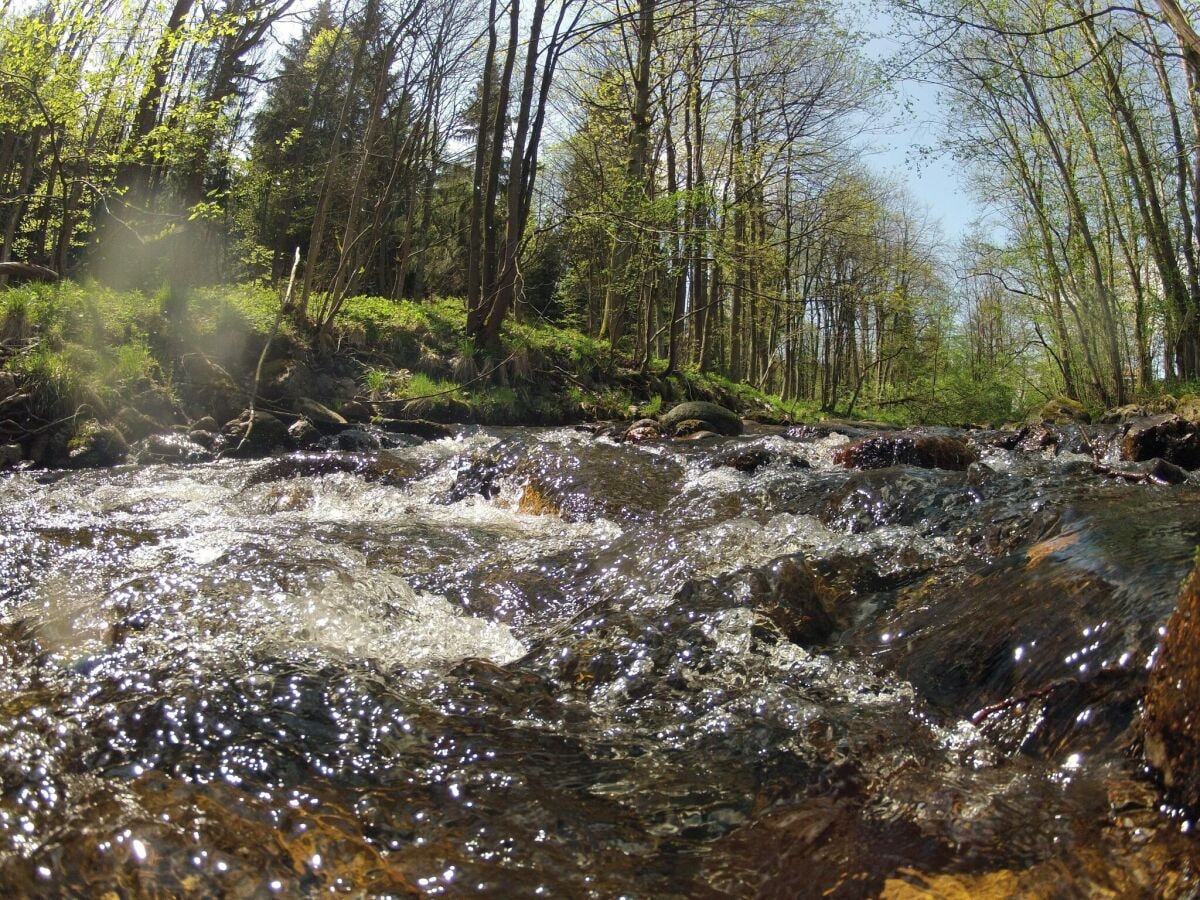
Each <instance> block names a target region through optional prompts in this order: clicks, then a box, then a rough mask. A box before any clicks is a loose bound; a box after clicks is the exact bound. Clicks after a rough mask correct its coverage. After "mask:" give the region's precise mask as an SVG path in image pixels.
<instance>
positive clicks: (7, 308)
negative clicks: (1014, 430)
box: [0, 283, 805, 467]
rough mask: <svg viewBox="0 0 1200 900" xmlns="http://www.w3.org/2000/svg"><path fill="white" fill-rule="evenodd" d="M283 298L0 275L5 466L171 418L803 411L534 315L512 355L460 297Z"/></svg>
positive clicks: (768, 415) (253, 291) (340, 424)
mask: <svg viewBox="0 0 1200 900" xmlns="http://www.w3.org/2000/svg"><path fill="white" fill-rule="evenodd" d="M279 306H280V297H279V295H278V293H277V292H276V291H275V290H273V289H269V288H262V287H256V286H248V285H242V286H223V287H219V288H208V289H200V290H196V291H193V292H191V293H190V294H189V295H187V296H186V297H183V298H181V297H178V296H175V295H172V294H170V293H169V292H166V291H164V292H162V293H160V294H157V295H154V294H144V293H140V292H136V291H133V292H128V291H127V292H117V291H112V290H109V289H106V288H103V287H101V286H98V285H96V284H73V283H63V284H58V285H28V286H24V287H21V288H17V289H13V290H8V291H4V292H3V293H0V447H3V450H0V466H2V465H5V464H8V465H11V464H15V463H18V462H21V461H28V462H31V463H33V464H36V465H45V466H72V465H73V466H76V467H79V466H87V465H103V464H106V463H108V462H112V461H115V460H117V459H119V458H123V457H124V455H125V454H126V453H127V452H128V450H129V448H130V447H132V446H134V445H135V444H137V443H138V442H140V441H145V440H146V439H148V438H149V437H151V436H152V435H159V434H163V433H177V434H180V435H184V436H188V439H189V440H198V441H199V442H200V443H201V444H205V445H211V444H212V441H211V440H208V439H206V438H205V437H204V435H213V436H224V437H225V438H233V439H234V441H233V443H234V444H235V445H237V446H243V447H244V448H245V449H248V447H246V444H245V441H244V440H243V438H245V436H246V435H245V432H246V431H251V432H252V431H253V426H249V422H250V421H251V420H252V419H254V420H256V421H257V422H258V423H259V429H260V436H262V432H265V431H267V430H268V429H274V430H275V431H278V428H279V427H282V428H284V429H288V428H294V429H297V431H298V434H296V435H295V436H294V438H295V439H294V440H293V443H294V444H296V445H298V446H299V445H302V444H303V443H304V439H305V438H304V436H305V435H311V434H312V433H313V432H314V431H315V432H318V433H325V434H329V433H332V432H337V431H339V430H346V429H352V428H353V426H356V425H366V424H368V423H374V424H376V425H378V426H380V427H381V428H382V429H383V430H384V431H385V432H392V433H411V432H412V431H413V429H414V428H417V429H423V430H424V431H425V432H426V433H427V434H428V433H432V431H433V429H432V428H431V427H430V426H428V425H413V424H411V423H413V422H424V423H435V424H437V423H441V424H468V423H469V424H480V425H564V424H576V423H580V422H585V421H592V420H604V419H626V420H632V419H636V418H638V417H645V416H654V415H657V414H658V413H659V412H660V411H665V410H666V409H669V408H670V406H671V405H673V404H675V403H677V402H680V401H685V400H706V401H712V402H716V403H719V404H721V405H723V406H726V407H729V408H731V409H733V410H736V411H737V412H739V413H740V414H742V415H744V416H748V417H751V418H757V419H760V420H763V421H770V422H777V423H784V422H789V421H791V420H792V419H793V418H794V417H796V416H798V415H803V413H804V412H805V410H803V409H799V408H797V407H796V406H785V405H784V404H782V403H780V402H779V401H778V400H776V399H773V398H771V397H768V396H767V395H765V394H762V393H761V392H758V391H755V390H754V389H752V388H750V387H748V386H746V385H739V384H734V383H732V382H729V381H727V380H725V379H722V378H720V377H717V376H712V375H708V374H701V373H699V372H697V371H695V370H694V369H687V368H685V369H682V370H679V371H676V372H674V373H670V374H668V373H666V372H665V371H663V369H662V368H661V366H660V367H658V368H655V367H649V368H647V369H644V370H643V369H638V368H634V367H631V366H630V365H629V361H628V360H623V359H620V358H619V357H615V356H614V355H613V353H612V352H611V349H610V348H609V347H608V345H607V344H604V343H601V342H599V341H595V340H591V339H589V338H587V337H585V336H584V335H582V334H580V333H578V332H575V331H571V330H569V329H562V328H556V327H553V326H549V325H546V324H543V323H538V322H528V321H525V322H523V321H513V322H511V323H509V325H508V326H507V328H506V331H505V334H504V344H503V346H504V350H503V353H502V355H501V356H500V358H498V359H486V358H483V357H481V356H480V355H479V354H477V353H476V352H475V351H474V348H473V347H471V346H470V345H469V343H467V342H464V340H463V339H462V335H463V334H464V332H465V313H464V310H463V306H462V303H461V302H460V301H457V300H432V301H428V302H423V303H413V302H407V301H400V302H395V301H390V300H385V299H382V298H372V297H359V298H353V299H351V300H349V301H348V302H347V303H346V304H345V306H344V308H343V309H342V311H341V313H340V315H339V316H338V318H337V320H336V321H335V324H334V327H333V328H332V329H331V330H330V331H329V332H328V333H326V334H323V335H321V336H319V337H317V336H314V335H313V334H311V333H308V332H306V331H305V330H304V329H302V328H300V327H298V326H297V325H296V323H295V322H293V321H291V320H290V319H288V318H287V317H284V318H282V319H280V318H279V315H278V313H279ZM277 325H278V328H276V326H277ZM251 409H253V411H254V416H250V415H249V412H250V410H251ZM267 417H269V418H267ZM271 419H274V420H276V421H275V422H271ZM239 422H240V423H241V424H240V425H239V424H238V423H239ZM406 423H408V424H406ZM159 443H160V444H161V443H162V442H159ZM227 443H228V441H227ZM210 449H211V447H210ZM159 450H160V451H161V452H168V450H167V448H166V446H165V445H164V446H160V447H159ZM178 452H183V451H178Z"/></svg>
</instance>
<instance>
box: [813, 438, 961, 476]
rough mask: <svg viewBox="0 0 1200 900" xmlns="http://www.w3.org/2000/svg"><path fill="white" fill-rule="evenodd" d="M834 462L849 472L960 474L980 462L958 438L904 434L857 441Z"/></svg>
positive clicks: (841, 452)
mask: <svg viewBox="0 0 1200 900" xmlns="http://www.w3.org/2000/svg"><path fill="white" fill-rule="evenodd" d="M833 459H834V462H836V463H838V464H839V465H843V466H845V467H846V468H848V469H885V468H888V467H890V466H916V467H917V468H921V469H950V470H953V471H961V470H963V469H966V468H967V466H969V465H971V463H973V462H976V461H978V459H979V454H977V453H976V452H975V451H974V450H972V449H971V448H970V447H968V446H967V444H966V443H965V442H963V441H961V440H959V439H958V438H952V437H940V436H931V435H921V434H903V433H901V434H881V435H876V436H875V437H870V438H864V439H863V440H860V441H855V442H854V443H853V444H850V445H849V446H848V447H843V448H841V449H840V450H838V451H837V452H836V453H835V454H834V456H833Z"/></svg>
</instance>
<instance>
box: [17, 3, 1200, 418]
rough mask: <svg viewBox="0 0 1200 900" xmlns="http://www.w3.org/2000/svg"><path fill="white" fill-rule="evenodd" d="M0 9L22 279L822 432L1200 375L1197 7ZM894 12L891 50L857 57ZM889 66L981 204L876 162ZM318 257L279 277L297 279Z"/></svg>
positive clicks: (1168, 383) (892, 108)
mask: <svg viewBox="0 0 1200 900" xmlns="http://www.w3.org/2000/svg"><path fill="white" fill-rule="evenodd" d="M852 13H853V11H852V10H850V9H847V8H842V7H841V6H839V5H838V4H835V3H832V2H827V0H743V2H734V0H636V2H633V0H618V2H613V3H596V2H593V0H532V2H530V0H527V2H526V3H525V4H522V3H521V2H520V0H508V2H501V0H486V2H471V0H468V2H461V0H453V2H451V0H346V2H344V3H341V2H334V0H320V2H318V3H316V4H315V5H313V4H307V3H297V2H296V0H172V2H169V3H166V4H162V3H155V2H149V0H51V2H46V3H28V2H20V0H15V2H14V0H6V2H4V3H3V4H0V267H2V268H4V269H5V271H7V272H8V273H10V274H9V275H6V276H4V277H5V278H8V277H16V276H20V275H24V276H30V275H34V276H42V277H45V278H64V279H72V280H75V281H89V280H94V281H95V282H97V283H101V284H104V285H107V286H109V287H112V288H116V289H118V290H133V289H140V290H145V291H151V292H153V291H160V292H161V293H162V295H163V298H164V299H163V301H162V302H163V304H164V310H165V311H166V312H167V313H168V314H175V315H182V314H183V312H184V311H185V310H186V308H187V307H188V305H189V304H195V303H198V302H202V301H201V300H199V299H197V298H198V297H199V296H200V295H198V294H196V293H195V291H196V289H198V288H200V287H203V286H213V285H223V284H225V285H232V284H245V283H250V282H255V283H260V284H270V285H275V286H277V287H278V288H279V291H280V293H281V294H282V286H283V285H284V284H285V283H286V282H288V280H289V276H293V278H294V285H293V288H294V289H293V291H292V293H291V294H290V295H289V297H288V303H289V308H288V313H289V315H290V318H291V319H292V320H293V321H294V322H296V323H300V324H301V325H302V326H303V329H304V330H305V332H306V333H307V334H310V335H311V336H312V338H313V340H314V346H319V345H320V341H321V336H322V335H328V334H329V333H330V332H331V330H332V329H333V328H334V326H335V323H336V322H337V320H338V316H339V314H340V313H341V311H342V310H343V308H344V306H345V304H346V302H347V301H348V300H349V299H350V298H353V297H358V296H371V297H376V298H383V299H385V300H387V301H395V302H401V301H408V302H412V303H418V304H421V303H426V302H433V300H434V299H435V298H438V299H444V298H455V299H457V300H459V301H460V302H461V303H462V304H463V308H464V310H465V325H464V326H463V328H462V333H461V335H459V338H460V346H461V347H462V348H464V349H463V352H464V353H465V354H466V355H468V356H470V357H471V358H473V359H481V360H482V359H487V358H498V357H500V356H501V355H502V352H503V351H502V347H503V342H504V337H503V333H502V328H503V327H504V326H505V323H507V322H511V321H524V322H538V323H543V324H548V325H552V326H555V327H559V328H564V329H574V330H577V331H579V332H582V333H583V334H584V335H585V336H587V337H590V338H594V339H596V340H599V341H601V342H604V343H605V344H606V345H607V346H609V347H611V349H612V351H613V353H614V355H617V356H619V357H620V358H621V360H623V362H624V363H625V364H626V365H628V366H629V367H631V368H634V369H640V370H641V371H657V372H661V373H668V374H669V373H671V372H675V371H679V370H689V371H699V372H711V373H715V374H718V375H720V376H723V377H725V378H727V379H729V380H730V381H733V382H738V383H743V384H748V385H751V386H753V387H754V388H756V389H758V390H760V391H762V392H764V393H766V394H771V395H774V396H777V397H779V398H781V400H783V401H784V402H792V403H805V404H809V405H811V406H812V407H813V408H817V409H820V410H823V411H825V412H838V413H841V414H855V413H857V412H860V411H873V412H875V413H878V414H882V415H892V416H897V417H901V418H907V419H909V420H920V421H930V422H937V421H942V422H949V423H962V422H968V421H992V422H996V423H997V424H999V423H1000V422H1003V421H1011V420H1014V419H1018V418H1020V417H1021V416H1022V415H1023V414H1024V413H1026V412H1028V411H1029V410H1030V409H1033V408H1037V407H1040V406H1041V405H1042V404H1043V403H1044V402H1046V400H1048V399H1050V398H1053V397H1056V396H1060V395H1065V396H1066V397H1069V398H1072V399H1074V400H1077V401H1080V402H1082V403H1083V404H1085V405H1086V406H1089V407H1091V408H1094V409H1103V408H1108V407H1114V406H1119V405H1121V404H1125V403H1128V402H1130V401H1131V400H1132V399H1134V398H1135V397H1142V396H1147V395H1152V394H1154V393H1156V392H1160V391H1162V390H1163V389H1175V388H1176V387H1178V386H1179V385H1184V386H1186V385H1187V384H1188V383H1189V382H1192V381H1195V380H1197V379H1198V378H1200V318H1198V313H1200V247H1198V246H1197V240H1198V232H1200V195H1198V183H1200V36H1197V33H1196V31H1195V30H1194V29H1193V26H1192V24H1191V21H1192V17H1191V16H1190V14H1189V13H1188V11H1187V10H1185V9H1183V8H1182V7H1180V6H1179V5H1178V3H1177V2H1176V0H1160V2H1159V4H1158V5H1156V6H1144V5H1142V4H1141V3H1140V0H1139V2H1137V3H1135V4H1133V5H1130V6H1121V7H1109V6H1103V5H1098V4H1093V3H1087V2H1082V0H1055V2H1051V3H1044V2H1040V0H1039V2H1032V0H1013V2H1005V3H1000V2H996V0H968V2H966V3H954V4H951V3H947V2H945V0H894V2H893V3H892V4H891V5H890V6H888V7H887V8H886V9H883V8H881V9H880V10H877V11H871V10H867V11H865V12H863V11H859V14H858V15H857V21H856V19H855V15H852ZM876 13H878V14H879V15H880V16H885V17H886V18H884V19H880V20H879V21H886V22H887V23H888V28H889V35H888V37H889V40H890V42H891V46H892V47H893V48H894V50H895V53H894V55H893V56H891V57H890V58H886V59H880V58H878V54H874V56H871V55H869V54H867V53H866V52H865V48H866V46H867V38H868V32H869V30H870V29H869V27H868V26H869V25H870V24H871V22H872V21H874V20H873V19H872V17H873V16H874V15H875V14H876ZM902 78H909V79H917V80H920V81H922V82H925V83H929V84H933V85H936V86H937V88H938V92H939V96H940V97H941V105H942V108H941V111H940V119H941V123H940V125H941V128H940V130H939V137H938V142H937V145H936V146H935V147H931V148H930V150H931V152H934V153H939V154H943V155H947V156H949V157H950V158H952V159H953V160H954V161H955V164H956V165H958V166H960V167H961V169H962V171H963V172H964V173H966V175H965V177H966V178H968V179H969V181H970V184H971V187H972V190H973V191H974V192H975V194H976V195H977V197H978V198H979V200H980V203H981V204H982V208H984V209H986V211H987V215H986V217H985V219H984V220H983V221H981V222H980V224H979V225H978V227H976V228H975V229H973V230H971V231H970V232H969V233H967V234H963V235H953V236H947V235H944V234H943V233H942V230H941V228H940V226H939V224H938V222H937V221H936V220H935V219H934V218H933V217H932V216H931V214H930V212H929V209H928V205H927V203H926V202H924V200H923V198H922V197H920V196H914V195H913V194H912V193H911V192H910V191H909V189H908V188H907V187H906V186H905V184H904V182H903V180H902V178H901V175H900V174H899V173H893V174H891V175H886V174H880V173H879V171H877V169H875V168H873V167H872V166H871V165H869V163H868V160H867V154H868V153H869V147H870V141H871V135H872V133H873V130H878V129H879V128H881V127H882V126H881V125H880V124H879V123H882V122H890V121H897V120H898V117H899V118H902V117H903V111H902V110H898V109H897V107H896V94H895V93H894V89H895V87H896V85H897V83H898V81H899V79H902ZM297 258H298V260H299V262H298V265H297V266H296V268H295V271H294V273H293V272H292V262H293V260H294V259H297Z"/></svg>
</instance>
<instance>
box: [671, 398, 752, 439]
mask: <svg viewBox="0 0 1200 900" xmlns="http://www.w3.org/2000/svg"><path fill="white" fill-rule="evenodd" d="M690 419H696V420H699V421H700V422H703V423H704V425H705V427H706V428H707V430H709V431H715V432H716V433H717V434H724V435H739V434H741V433H742V430H743V429H742V420H741V417H740V416H738V414H737V413H735V412H733V410H730V409H726V408H725V407H724V406H720V405H719V404H716V403H709V402H708V401H705V400H691V401H688V402H687V403H680V404H678V405H677V406H674V407H672V408H671V409H670V411H668V412H667V413H665V414H664V415H663V416H661V417H660V418H659V423H660V424H661V425H662V427H663V430H664V431H667V432H670V433H672V434H678V431H677V429H676V426H677V425H679V424H680V423H682V422H686V421H688V420H690Z"/></svg>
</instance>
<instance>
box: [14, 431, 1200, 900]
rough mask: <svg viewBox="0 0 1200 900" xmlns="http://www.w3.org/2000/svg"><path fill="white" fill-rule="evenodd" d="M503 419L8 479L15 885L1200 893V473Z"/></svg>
mask: <svg viewBox="0 0 1200 900" xmlns="http://www.w3.org/2000/svg"><path fill="white" fill-rule="evenodd" d="M966 438H967V439H968V440H969V441H970V442H972V443H973V445H974V446H975V447H976V449H977V450H978V452H979V453H980V456H981V461H980V462H978V463H975V464H973V465H972V466H971V467H970V468H969V469H967V470H966V471H945V470H940V469H918V468H912V467H891V468H886V469H878V470H872V471H854V470H848V469H846V468H843V467H842V466H839V465H837V464H835V463H834V461H833V454H834V452H835V451H836V450H837V449H838V448H839V447H841V446H843V445H845V444H846V443H847V441H848V440H849V438H847V437H846V436H845V435H843V434H839V433H836V432H833V433H827V434H826V433H823V432H821V431H808V432H800V433H793V435H792V436H787V435H785V434H783V433H779V432H772V433H767V432H766V431H763V432H760V433H756V434H749V435H747V436H744V437H742V438H736V439H707V440H700V441H695V442H684V441H666V442H653V443H648V444H641V445H637V446H634V445H629V444H620V443H616V442H613V441H612V440H610V439H608V438H605V437H597V436H594V435H592V434H590V433H586V432H584V431H577V430H572V429H509V430H505V429H467V430H465V431H464V432H463V433H462V434H461V435H460V436H459V437H458V438H455V439H443V440H438V441H431V442H428V443H422V444H419V445H416V446H411V447H399V448H395V449H391V450H385V451H382V452H380V453H379V454H372V455H368V456H354V455H347V454H337V453H329V454H314V455H298V456H293V457H283V458H276V459H267V460H257V461H249V462H247V461H219V462H215V463H206V464H194V465H147V466H140V467H138V466H127V467H121V468H117V469H111V470H97V471H79V472H71V473H47V472H34V471H27V472H21V473H17V474H12V475H9V476H7V477H5V478H3V479H2V480H0V523H2V528H0V704H2V709H0V886H2V887H3V888H4V892H5V893H6V894H8V895H23V896H59V895H79V896H89V897H101V896H106V897H112V896H120V897H125V896H178V895H197V896H201V895H202V896H218V895H219V896H227V897H259V896H271V895H277V896H318V895H321V896H325V895H328V894H329V893H330V892H331V891H332V892H344V893H348V894H352V895H362V894H370V895H375V896H414V895H416V896H423V895H441V896H461V895H464V894H472V893H483V894H490V895H495V896H505V897H517V896H537V897H542V896H557V897H617V896H627V897H656V898H657V897H741V896H768V897H770V896H776V897H804V896H834V897H861V896H889V897H915V896H945V897H959V896H961V897H968V896H969V897H986V896H996V897H1003V896H1015V895H1021V896H1054V897H1072V896H1080V897H1091V896H1151V895H1156V896H1194V895H1196V893H1197V891H1198V890H1200V888H1198V884H1200V882H1198V881H1197V877H1198V869H1197V864H1198V863H1200V853H1198V852H1197V846H1196V842H1195V839H1194V837H1193V835H1192V833H1191V823H1190V821H1189V820H1188V818H1187V816H1185V815H1184V814H1183V813H1181V812H1179V811H1177V810H1173V809H1172V808H1170V806H1168V805H1167V804H1165V802H1164V800H1163V798H1162V796H1161V794H1160V792H1159V791H1158V789H1157V787H1156V786H1155V784H1154V782H1153V780H1152V779H1151V778H1150V777H1149V776H1148V775H1147V773H1146V772H1145V771H1144V769H1143V766H1142V763H1141V760H1140V752H1139V748H1138V744H1137V729H1136V720H1137V715H1138V704H1139V702H1140V696H1141V691H1142V690H1143V689H1144V686H1145V677H1146V669H1147V666H1148V665H1149V664H1150V662H1151V660H1152V656H1153V653H1154V650H1155V647H1156V645H1157V642H1158V639H1159V635H1160V630H1161V628H1162V626H1163V624H1164V622H1165V621H1166V618H1167V616H1168V615H1169V614H1170V611H1171V609H1172V608H1173V606H1174V602H1175V598H1176V595H1177V592H1178V587H1179V583H1180V580H1181V579H1182V578H1183V576H1184V575H1186V573H1187V572H1188V571H1189V569H1190V567H1191V561H1192V558H1193V553H1194V551H1195V548H1196V546H1197V544H1198V543H1200V485H1197V484H1196V483H1193V482H1189V483H1186V484H1182V485H1177V486H1157V485H1147V484H1130V483H1126V482H1125V481H1122V480H1120V479H1114V478H1111V477H1106V476H1105V475H1103V474H1098V473H1097V472H1096V471H1095V469H1094V467H1093V464H1092V463H1093V460H1092V459H1091V458H1090V457H1083V456H1079V455H1075V454H1071V453H1067V452H1062V453H1056V452H1055V451H1054V448H1053V447H1051V448H1048V449H1042V448H1032V449H1027V450H1022V449H1020V448H1014V449H1004V445H1005V444H1006V443H1011V442H1005V441H1003V440H1000V439H999V438H998V437H997V435H995V434H987V433H972V434H968V435H966Z"/></svg>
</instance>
